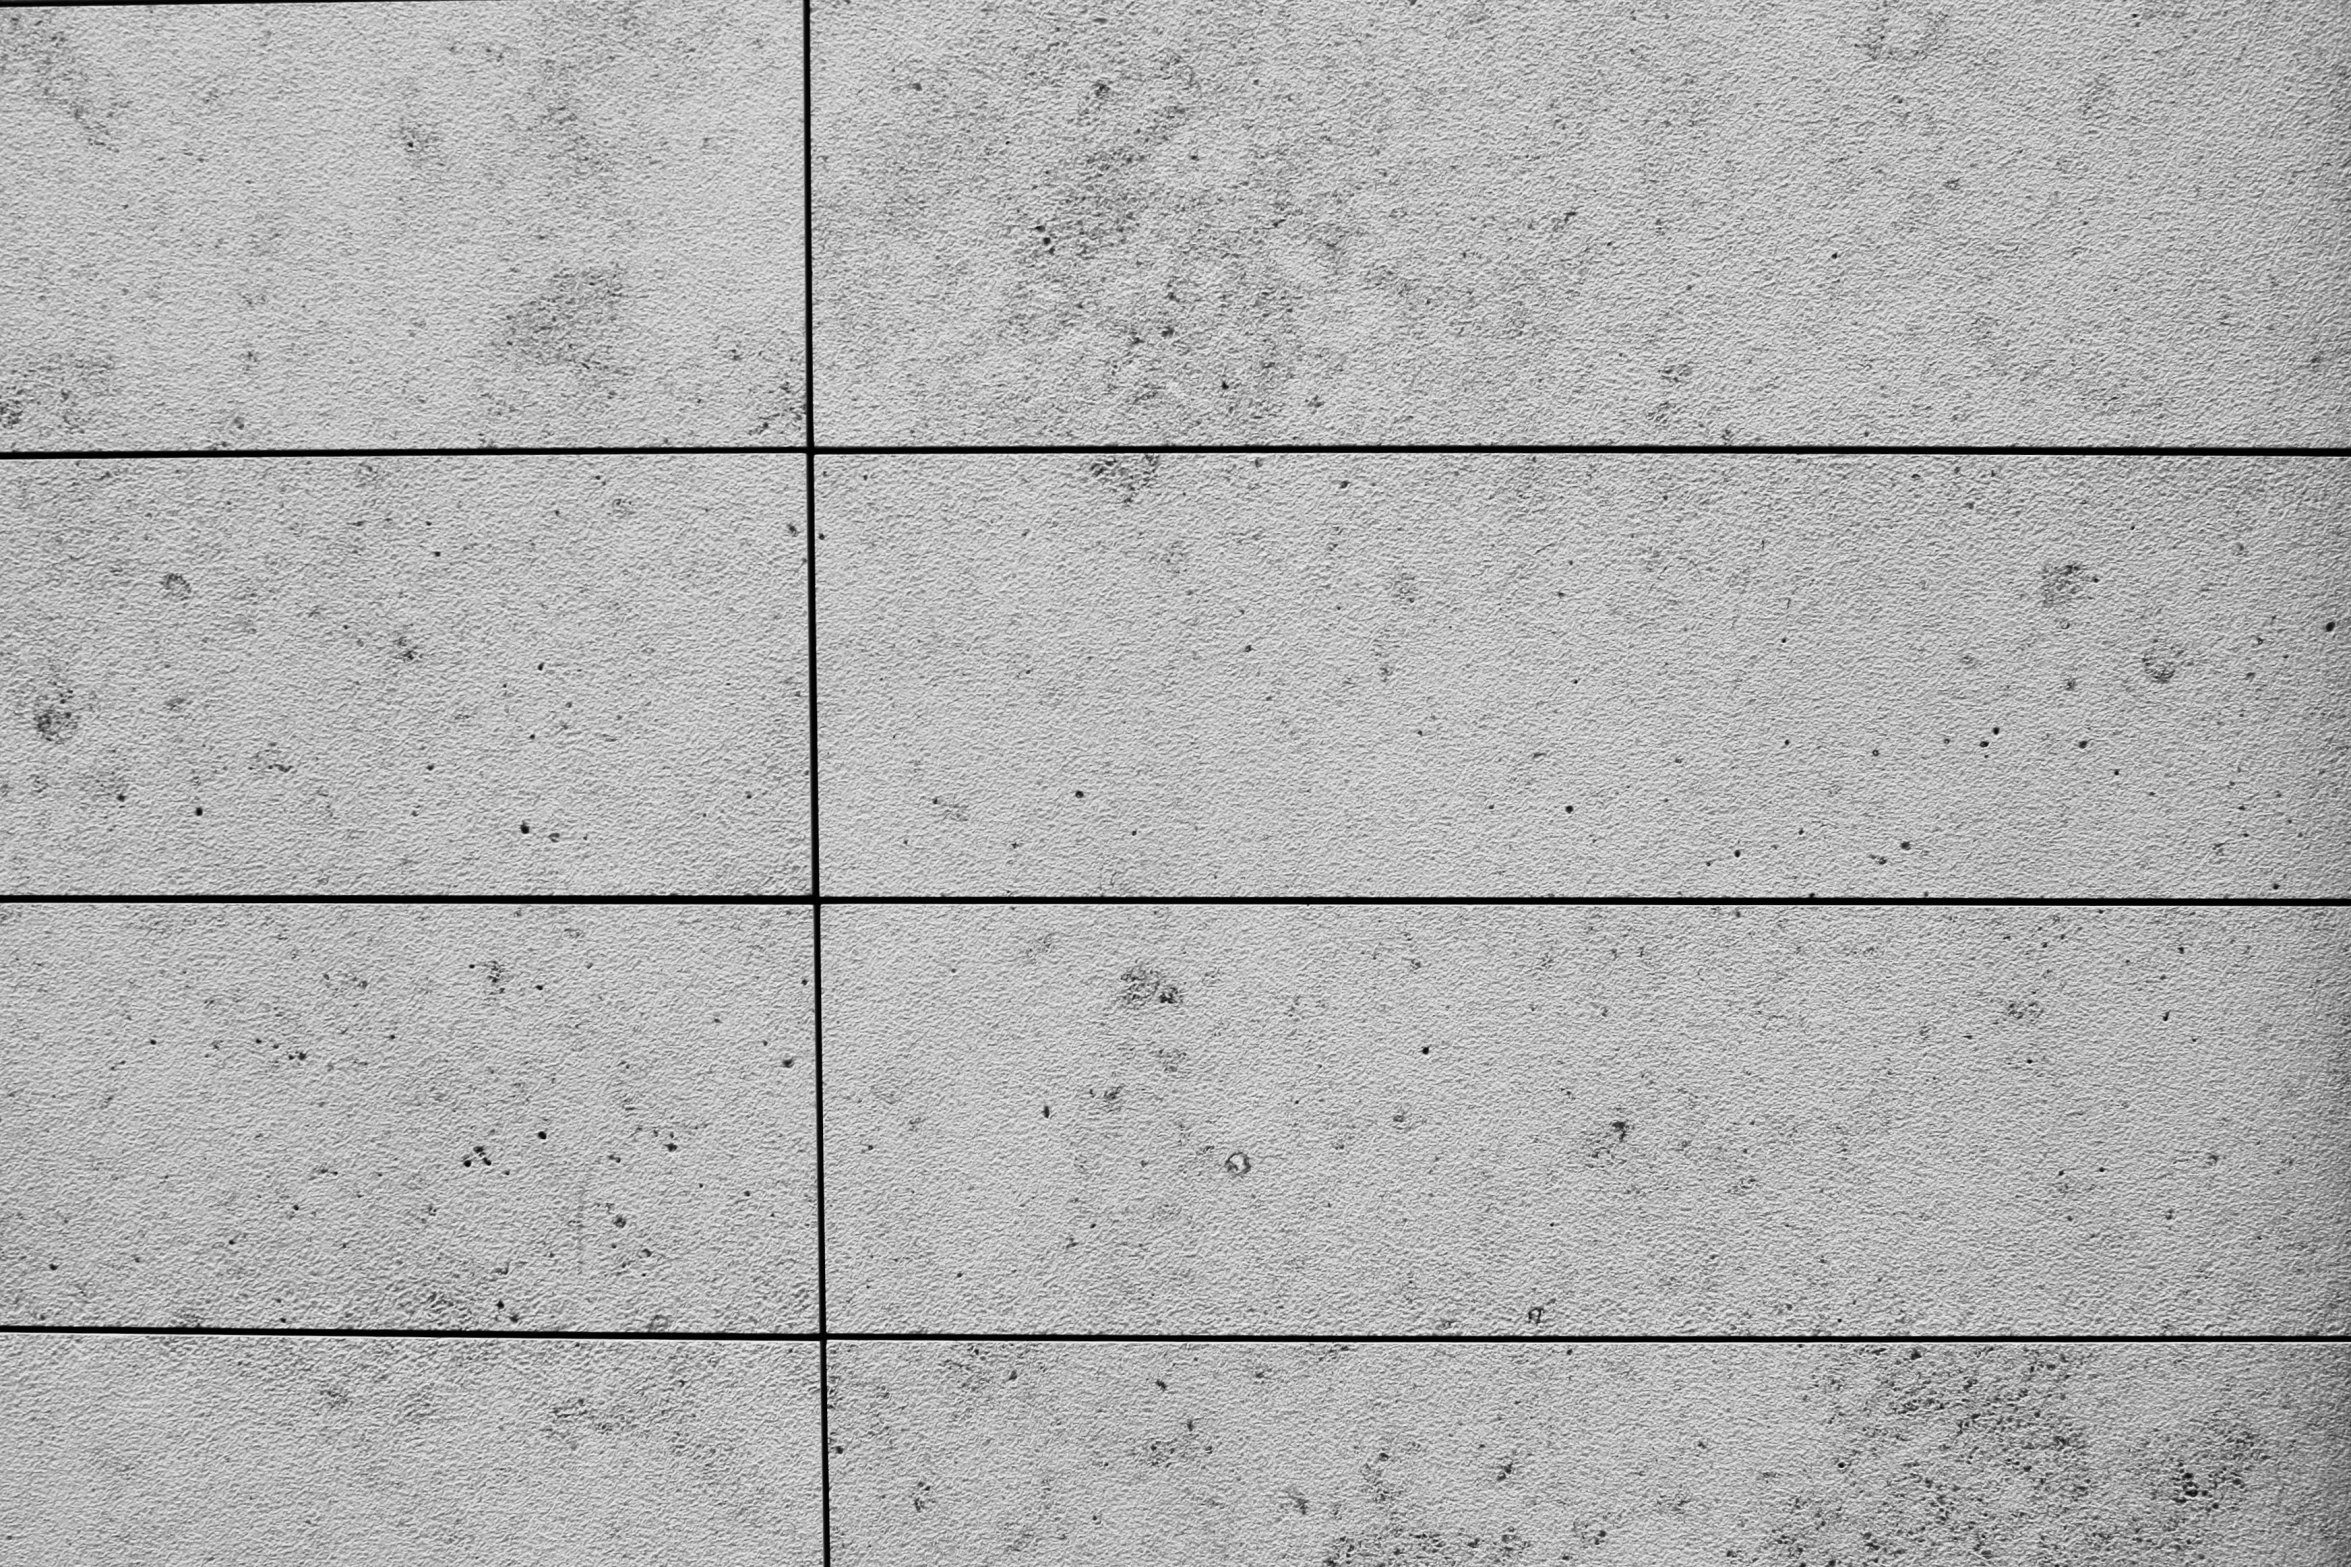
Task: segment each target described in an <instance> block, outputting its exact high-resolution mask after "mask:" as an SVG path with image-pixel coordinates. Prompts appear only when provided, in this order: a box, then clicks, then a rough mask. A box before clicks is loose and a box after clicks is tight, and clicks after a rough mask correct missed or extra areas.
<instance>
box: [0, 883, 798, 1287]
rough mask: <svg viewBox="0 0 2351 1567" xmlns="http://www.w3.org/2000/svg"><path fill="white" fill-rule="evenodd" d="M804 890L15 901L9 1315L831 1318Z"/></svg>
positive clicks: (1, 1001) (3, 1200)
mask: <svg viewBox="0 0 2351 1567" xmlns="http://www.w3.org/2000/svg"><path fill="white" fill-rule="evenodd" d="M810 985H811V973H810V953H809V915H808V912H807V911H806V910H805V909H761V908H677V907H665V906H652V907H646V906H621V907H611V906H607V907H569V908H566V907H549V906H545V905H533V906H522V907H514V906H508V907H501V906H496V905H422V906H420V905H387V904H371V905H359V906H348V905H346V906H336V905H315V904H312V905H275V906H272V905H253V904H244V905H227V906H217V905H216V906H181V905H160V904H130V905H120V904H109V905H34V906H23V905H19V906H16V907H13V908H7V907H0V1147H5V1148H6V1149H7V1155H6V1160H5V1164H6V1170H7V1178H6V1181H5V1186H4V1195H0V1322H8V1323H19V1324H21V1323H50V1324H57V1323H70V1324H82V1325H90V1326H107V1327H117V1326H132V1325H147V1326H179V1327H188V1326H198V1325H201V1326H207V1327H245V1328H275V1327H298V1328H386V1329H434V1330H441V1331H467V1330H473V1331H479V1330H485V1329H508V1328H520V1329H525V1330H552V1329H563V1330H572V1331H605V1332H620V1331H650V1332H664V1331H678V1332H708V1331H713V1330H718V1331H737V1332H741V1331H750V1332H808V1331H813V1330H814V1328H815V1326H816V1301H815V1294H816V1201H815V1189H816V1164H815V1157H816V1146H815V1145H816V1128H815V1088H814V1079H815V1074H816V1060H815V1049H814V1038H813V1029H812V1026H811V1011H812V1007H811V1001H812V993H811V989H810Z"/></svg>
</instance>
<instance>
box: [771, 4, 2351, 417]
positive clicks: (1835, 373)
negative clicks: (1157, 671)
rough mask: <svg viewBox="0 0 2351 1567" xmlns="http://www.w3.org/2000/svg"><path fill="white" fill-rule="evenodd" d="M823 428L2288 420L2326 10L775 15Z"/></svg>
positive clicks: (2315, 326)
mask: <svg viewBox="0 0 2351 1567" xmlns="http://www.w3.org/2000/svg"><path fill="white" fill-rule="evenodd" d="M814 46H815V68H814V69H815V80H814V83H813V88H812V102H813V106H814V113H815V129H814V133H813V134H814V146H815V149H816V154H817V157H816V186H815V199H816V236H815V262H814V264H815V277H816V287H817V300H818V320H817V341H818V345H819V347H818V351H817V362H818V376H817V378H818V385H819V391H818V396H817V402H818V413H817V420H818V431H819V434H820V435H821V437H822V438H823V439H824V440H826V441H828V442H831V443H836V444H838V443H844V442H846V443H871V444H891V443H903V442H908V441H914V442H931V443H982V444H985V443H1014V442H1046V443H1051V442H1063V443H1066V442H1073V441H1075V442H1102V443H1108V444H1126V445H1152V444H1170V443H1173V444H1181V443H1187V442H1235V441H1246V442H1253V443H1264V442H1276V443H1281V442H1290V443H1300V444H1309V445H1312V444H1325V445H1327V444H1336V443H1388V444H1392V443H1397V442H1449V441H1478V442H1530V443H1536V442H1553V443H1588V442H1631V443H1644V444H1645V443H1674V444H1690V445H1716V444H1730V443H1754V442H1767V443H1769V442H1780V443H1836V444H1843V445H1854V444H1901V445H1932V444H1945V443H1950V444H1960V443H1965V444H1977V445H2002V444H2019V443H2023V444H2058V445H2079V444H2099V445H2118V444H2120V445H2137V444H2144V445H2154V444H2166V445H2181V444H2185V445H2206V444H2211V443H2216V442H2225V443H2230V444H2254V445H2297V446H2331V445H2340V444H2342V443H2343V442H2344V440H2345V438H2346V436H2347V435H2351V373H2347V369H2346V367H2347V366H2351V357H2346V354H2345V350H2346V348H2347V347H2351V308H2347V306H2346V300H2347V299H2351V290H2347V285H2351V262H2347V260H2346V257H2347V255H2351V251H2347V249H2346V241H2347V240H2351V220H2347V219H2346V216H2345V210H2344V207H2343V204H2342V201H2341V199H2340V194H2339V191H2338V189H2337V187H2336V185H2335V183H2334V175H2333V173H2332V172H2331V171H2333V170H2334V169H2335V168H2336V161H2337V158H2338V155H2339V153H2340V150H2341V147H2342V145H2343V143H2344V141H2345V139H2346V137H2347V136H2351V94H2346V93H2345V92H2344V90H2343V81H2342V76H2343V72H2344V70H2345V69H2346V63H2347V62H2351V19H2347V16H2346V13H2345V11H2344V8H2343V7H2342V6H2341V5H2340V4H2338V3H2336V0H2280V3H2274V4H2269V5H2265V6H2262V7H2260V8H2259V9H2258V10H2257V11H2254V12H2250V13H2248V12H2247V11H2246V10H2245V9H2244V8H2243V7H2240V6H2230V5H2224V4H2218V3H2212V0H2188V3H2176V4H2165V5H2160V6H2153V7H2148V6H2124V5H2114V4H2083V3H2075V4H2066V5H2054V6H2039V7H2032V8H2017V7H1989V6H1976V7H1967V6H1941V5H1933V4H1928V3H1925V0H1795V3H1788V0H1775V3H1771V4H1762V5H1758V4H1753V3H1746V0H1702V3H1697V4H1681V5H1674V6H1671V7H1667V6H1654V5H1650V6H1600V5H1567V4H1561V3H1558V0H1424V3H1419V4H1402V3H1396V0H1346V3H1341V4H1330V3H1321V0H1317V3H1304V0H1280V3H1268V4H1258V5H1233V4H1228V3H1221V0H1152V3H1150V4H1140V3H1126V0H1105V3H1103V4H1099V5H1094V6H1090V7H1089V6H1071V5H1061V4H1051V3H1047V0H954V3H947V4H942V3H939V0H819V3H818V4H817V5H816V6H815V8H814Z"/></svg>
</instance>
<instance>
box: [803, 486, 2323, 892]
mask: <svg viewBox="0 0 2351 1567" xmlns="http://www.w3.org/2000/svg"><path fill="white" fill-rule="evenodd" d="M2347 478H2351V469H2346V468H2345V467H2344V466H2343V465H2342V464H2340V463H2337V462H2334V461H2332V460H2327V459H2317V460H2300V461H2293V460H2280V459H2260V460H2248V459H2217V460H2208V459H2193V458H2178V457H2164V458H2143V459H2115V458H2099V459H2063V458H1990V457H1987V458H1964V459H1963V458H1940V459H1934V458H1923V457H1890V456H1871V457H1766V456H1758V455H1745V456H1741V455H1736V454H1732V455H1709V454H1675V455H1671V456H1626V455H1619V456H1610V457H1582V456H1555V457H1523V456H1510V457H1505V456H1448V457H1435V456H1410V455H1398V454H1374V455H1350V456H1326V455H1319V454H1305V453H1275V454H1270V455H1261V456H1215V457H1204V456H1172V455H1171V456H1165V457H1159V456H1151V455H1125V456H1117V457H1105V456H1086V455H1080V454H1073V455H1068V456H1023V457H968V456H944V457H904V456H899V457H829V458H823V459H820V461H819V464H818V475H817V491H818V493H817V502H816V504H817V507H818V511H819V515H820V517H821V519H822V525H823V539H824V542H823V547H822V548H820V549H819V551H818V553H817V570H818V574H819V583H818V587H819V592H818V611H817V613H818V616H819V627H818V631H819V640H820V642H821V644H822V651H821V652H820V655H819V656H820V658H821V659H822V660H823V670H824V675H823V679H822V681H821V682H820V690H819V693H818V694H819V701H820V703H821V714H820V730H821V744H820V747H819V749H820V755H821V765H822V768H823V778H822V784H823V788H824V791H825V802H824V809H823V811H822V827H823V832H824V835H825V846H824V859H825V865H826V883H825V885H826V889H827V890H828V891H831V892H849V893H865V894H882V895H893V894H904V893H908V892H955V893H971V894H982V895H986V894H996V893H1005V892H1014V893H1024V894H1048V895H1062V896H1069V895H1079V896H1099V895H1105V894H1110V895H1124V896H1144V897H1149V896H1155V895H1171V894H1172V895H1186V896H1188V895H1197V894H1203V893H1219V894H1229V895H1234V896H1242V897H1256V896H1264V895H1268V894H1304V895H1329V894H1375V895H1382V896H1389V897H1405V898H1413V897H1429V896H1436V895H1446V894H1457V895H1470V896H1501V897H1529V896H1537V897H1540V896H1565V897H1591V896H1607V895H1611V894H1677V895H1694V896H1708V895H1726V894H1727V895H1743V896H1767V897H1768V896H1804V895H1808V894H1820V895H1836V894H1865V895H1879V896H1897V897H1908V896H1915V895H1921V894H1925V895H1933V896H1940V897H1984V896H2027V897H2057V898H2066V897H2084V896H2126V897H2248V896H2251V897H2259V896H2270V895H2280V894H2282V895H2285V896H2304V897H2307V896H2340V895H2343V894H2344V893H2346V892H2351V793H2347V792H2346V790H2345V787H2344V776H2345V767H2346V742H2347V740H2351V705H2347V702H2351V699H2347V693H2351V607H2347V606H2351V491H2347V490H2346V488H2345V485H2346V479H2347Z"/></svg>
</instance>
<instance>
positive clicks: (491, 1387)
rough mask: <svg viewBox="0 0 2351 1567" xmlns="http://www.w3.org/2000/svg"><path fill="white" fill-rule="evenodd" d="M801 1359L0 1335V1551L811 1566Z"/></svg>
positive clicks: (120, 1561) (813, 1474)
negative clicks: (2, 1480) (1, 1482)
mask: <svg viewBox="0 0 2351 1567" xmlns="http://www.w3.org/2000/svg"><path fill="white" fill-rule="evenodd" d="M817 1396H818V1394H817V1353H816V1349H815V1346H813V1345H808V1344H651V1343H614V1342H578V1341H575V1342H570V1343H559V1342H551V1341H543V1340H541V1341H532V1340H503V1341H497V1342H474V1343H460V1342H455V1341H452V1340H447V1339H442V1340H435V1341H422V1340H381V1339H378V1340H349V1339H312V1338H293V1339H251V1338H191V1337H181V1336H167V1337H156V1338H130V1337H120V1336H111V1335H71V1336H61V1337H49V1336H33V1335H27V1334H16V1335H11V1336H8V1337H5V1338H0V1475H4V1476H5V1479H6V1483H5V1484H0V1554H5V1555H6V1556H7V1557H8V1559H9V1560H11V1561H21V1562H41V1563H44V1564H49V1567H125V1564H128V1563H148V1562H155V1563H162V1562H171V1563H190V1564H193V1563H230V1562H237V1563H261V1562H268V1563H272V1564H283V1567H343V1564H349V1567H428V1564H430V1567H442V1564H446V1563H452V1562H479V1563H485V1564H486V1563H499V1564H511V1567H590V1564H597V1567H603V1564H615V1567H617V1564H624V1563H625V1564H638V1567H655V1564H662V1563H674V1562H696V1563H704V1562H707V1563H717V1564H725V1567H815V1564H816V1563H817V1562H818V1561H819V1560H820V1557H821V1543H820V1542H821V1534H820V1523H819V1514H818V1500H817V1498H818V1446H817V1402H816V1401H817Z"/></svg>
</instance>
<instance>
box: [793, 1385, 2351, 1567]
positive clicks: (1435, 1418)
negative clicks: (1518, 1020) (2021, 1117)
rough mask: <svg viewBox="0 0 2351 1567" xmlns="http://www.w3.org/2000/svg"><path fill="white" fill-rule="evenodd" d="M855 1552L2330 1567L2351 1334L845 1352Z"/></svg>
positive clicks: (1436, 1565) (844, 1553) (842, 1418)
mask: <svg viewBox="0 0 2351 1567" xmlns="http://www.w3.org/2000/svg"><path fill="white" fill-rule="evenodd" d="M832 1368H833V1369H832V1382H833V1390H832V1398H833V1407H834V1413H833V1420H832V1432H833V1440H834V1443H835V1447H836V1455H835V1457H834V1459H833V1541H834V1548H835V1557H836V1559H837V1560H839V1561H840V1562H842V1563H844V1564H846V1567H892V1564H898V1563H905V1564H907V1567H914V1564H917V1563H920V1564H925V1567H927V1564H930V1563H934V1562H956V1563H962V1564H968V1567H979V1564H983V1563H991V1562H1015V1561H1017V1562H1022V1563H1038V1564H1059V1563H1071V1564H1075V1563H1101V1562H1138V1563H1139V1562H1170V1561H1196V1562H1251V1563H1260V1562H1262V1563H1313V1564H1318V1567H1535V1564H1537V1563H1545V1564H1576V1567H1584V1564H1590V1567H1609V1564H1616V1563H1639V1564H1642V1567H1702V1564H1704V1567H1720V1564H1723V1563H1739V1564H1745V1567H1827V1564H1829V1563H1839V1564H1844V1563H1861V1562H1875V1561H1905V1562H1931V1563H1934V1564H1937V1567H1944V1564H1952V1567H1957V1564H1960V1563H1982V1564H1991V1567H2026V1564H2038V1563H2052V1564H2053V1563H2059V1562H2062V1563H2065V1564H2067V1567H2144V1564H2148V1563H2156V1562H2163V1563H2178V1564H2181V1567H2334V1564H2336V1563H2339V1562H2341V1561H2342V1560H2343V1559H2344V1554H2345V1551H2346V1549H2347V1548H2351V1500H2347V1499H2351V1483H2347V1482H2351V1449H2347V1447H2346V1443H2345V1439H2344V1438H2345V1431H2346V1429H2347V1428H2351V1398H2347V1396H2346V1393H2347V1389H2351V1350H2346V1349H2345V1347H2344V1346H2342V1345H2340V1344H2324V1345H2318V1344H2304V1345H2266V1344H2218V1345H2085V1344H2065V1345H2055V1344H2048V1345H2032V1344H1967V1345H1926V1346H1910V1345H1790V1344H1711V1345H1655V1346H1642V1347H1613V1346H1606V1345H1585V1346H1581V1347H1571V1346H1567V1345H1558V1344H1547V1345H1539V1346H1531V1347H1530V1346H1496V1345H1477V1346H1467V1345H1430V1344H1408V1345H1388V1346H1349V1345H1295V1344H1287V1345H1231V1344H1222V1345H1206V1344H1191V1345H1172V1344H1121V1345H1103V1344H968V1343H937V1344H837V1345H835V1346H834V1347H833V1350H832Z"/></svg>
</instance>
